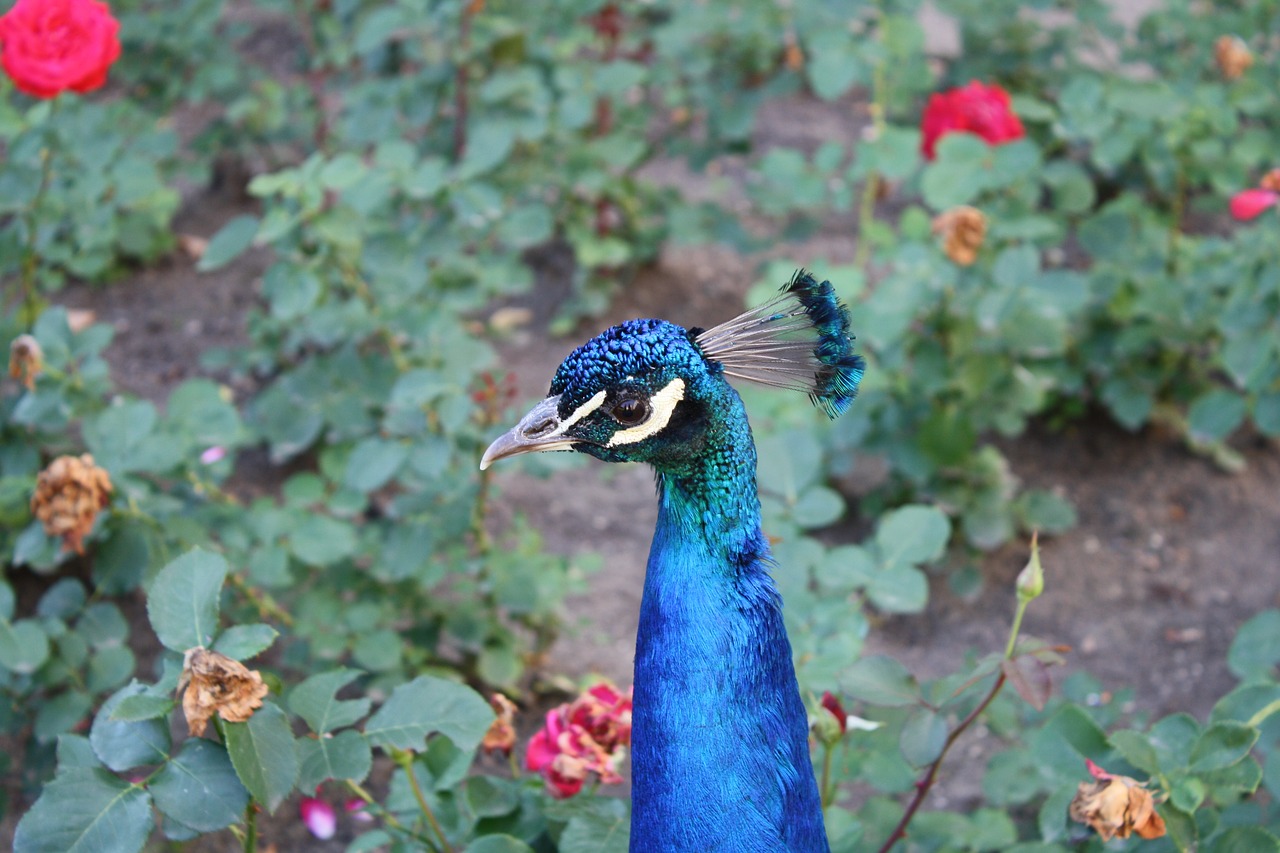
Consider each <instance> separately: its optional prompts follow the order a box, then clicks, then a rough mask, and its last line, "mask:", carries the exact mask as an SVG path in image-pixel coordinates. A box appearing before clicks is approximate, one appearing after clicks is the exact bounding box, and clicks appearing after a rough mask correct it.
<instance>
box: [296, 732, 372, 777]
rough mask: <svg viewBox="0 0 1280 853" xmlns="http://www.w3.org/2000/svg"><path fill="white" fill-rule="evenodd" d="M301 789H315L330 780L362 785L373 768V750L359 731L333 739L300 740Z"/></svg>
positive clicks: (344, 733)
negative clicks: (344, 780) (341, 780)
mask: <svg viewBox="0 0 1280 853" xmlns="http://www.w3.org/2000/svg"><path fill="white" fill-rule="evenodd" d="M298 759H299V761H300V762H301V768H300V770H299V772H298V789H299V790H302V791H310V790H313V789H314V788H315V787H316V786H317V785H319V784H320V783H322V782H324V781H325V780H327V779H351V780H353V781H355V782H363V781H364V778H365V777H366V776H368V775H369V770H370V769H372V767H373V751H372V750H371V749H370V748H369V742H368V741H367V740H365V739H364V736H363V735H361V734H360V733H359V732H358V731H355V730H354V729H347V730H346V731H344V732H338V734H337V735H335V736H333V737H328V736H321V737H319V738H317V739H314V740H313V739H311V738H304V739H302V740H299V741H298Z"/></svg>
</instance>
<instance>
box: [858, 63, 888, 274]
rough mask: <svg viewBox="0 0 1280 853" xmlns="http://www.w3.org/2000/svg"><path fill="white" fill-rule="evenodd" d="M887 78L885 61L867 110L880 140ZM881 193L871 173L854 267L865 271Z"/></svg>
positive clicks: (865, 188) (876, 71) (875, 77)
mask: <svg viewBox="0 0 1280 853" xmlns="http://www.w3.org/2000/svg"><path fill="white" fill-rule="evenodd" d="M886 83H887V79H886V76H885V67H884V61H883V60H881V61H880V62H877V63H876V67H875V69H874V70H873V72H872V77H871V103H870V105H868V107H867V110H868V111H869V112H870V113H871V127H872V129H873V133H874V137H873V138H879V137H880V135H881V134H883V133H884V131H885V120H884V113H885V85H886ZM879 192H880V173H879V172H874V171H873V172H871V173H870V174H868V175H867V179H866V181H865V182H864V183H863V185H862V199H861V201H860V202H859V204H858V248H857V249H856V250H855V252H854V258H853V265H854V266H855V267H856V268H858V269H863V268H865V267H866V265H867V259H868V258H869V257H870V252H871V241H870V240H868V239H867V223H869V222H870V221H871V218H872V217H873V216H875V212H876V195H877V194H878V193H879Z"/></svg>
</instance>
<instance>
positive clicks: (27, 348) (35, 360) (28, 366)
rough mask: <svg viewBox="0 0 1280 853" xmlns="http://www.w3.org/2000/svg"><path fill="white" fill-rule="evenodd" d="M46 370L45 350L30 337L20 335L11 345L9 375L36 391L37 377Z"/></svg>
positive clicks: (29, 389) (30, 389)
mask: <svg viewBox="0 0 1280 853" xmlns="http://www.w3.org/2000/svg"><path fill="white" fill-rule="evenodd" d="M43 369H44V350H42V349H40V342H39V341H37V340H36V339H35V338H33V337H31V336H30V335H18V336H17V337H16V338H14V339H13V343H11V344H9V375H10V376H12V377H13V378H14V379H16V380H18V381H19V382H21V383H22V384H23V385H25V386H26V388H27V390H28V391H34V390H35V387H36V377H37V376H39V375H40V371H41V370H43Z"/></svg>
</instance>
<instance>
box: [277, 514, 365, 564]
mask: <svg viewBox="0 0 1280 853" xmlns="http://www.w3.org/2000/svg"><path fill="white" fill-rule="evenodd" d="M289 546H290V548H292V550H293V553H294V555H295V556H297V558H298V559H299V560H302V562H304V563H307V564H308V565H312V566H328V565H332V564H333V563H336V562H338V561H339V560H342V559H345V558H346V557H349V556H351V554H352V553H353V552H354V551H355V549H356V534H355V530H354V529H353V528H352V527H351V525H350V524H347V523H346V522H342V521H338V520H337V519H336V518H330V517H329V516H327V515H316V514H310V515H306V516H304V517H303V518H302V519H301V520H300V521H299V522H298V524H297V525H296V526H295V527H294V529H293V531H292V532H291V533H290V535H289Z"/></svg>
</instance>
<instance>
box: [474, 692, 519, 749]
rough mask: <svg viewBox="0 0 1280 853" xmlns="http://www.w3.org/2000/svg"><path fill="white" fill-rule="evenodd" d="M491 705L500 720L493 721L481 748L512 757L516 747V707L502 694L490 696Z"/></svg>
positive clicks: (485, 734)
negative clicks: (512, 751)
mask: <svg viewBox="0 0 1280 853" xmlns="http://www.w3.org/2000/svg"><path fill="white" fill-rule="evenodd" d="M489 704H490V705H492V706H493V711H494V713H495V714H497V715H498V718H497V719H496V720H494V721H493V725H491V726H489V731H487V732H485V733H484V740H482V741H481V742H480V748H481V749H483V750H484V751H485V752H501V753H503V754H504V755H510V754H511V750H512V749H513V748H514V747H515V745H516V727H515V718H516V705H515V703H514V702H512V701H511V700H510V699H508V698H507V697H506V696H503V695H502V694H501V693H494V694H493V695H492V696H490V697H489Z"/></svg>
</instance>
